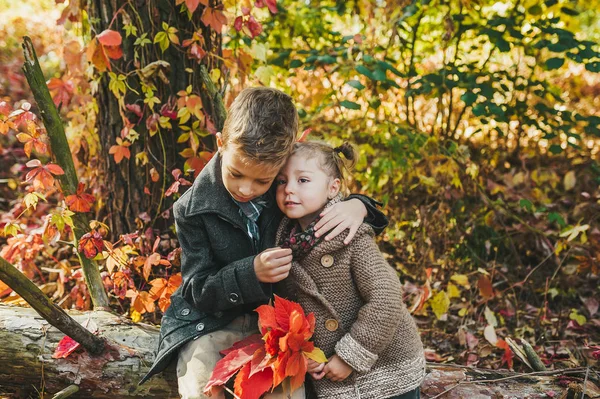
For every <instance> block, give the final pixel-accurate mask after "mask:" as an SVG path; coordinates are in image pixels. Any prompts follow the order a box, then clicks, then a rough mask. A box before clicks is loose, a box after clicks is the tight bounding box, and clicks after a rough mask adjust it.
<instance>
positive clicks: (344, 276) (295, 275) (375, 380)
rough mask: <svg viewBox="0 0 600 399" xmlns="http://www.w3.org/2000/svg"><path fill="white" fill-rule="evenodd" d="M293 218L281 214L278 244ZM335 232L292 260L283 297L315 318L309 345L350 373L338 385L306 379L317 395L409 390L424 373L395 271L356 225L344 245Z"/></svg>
mask: <svg viewBox="0 0 600 399" xmlns="http://www.w3.org/2000/svg"><path fill="white" fill-rule="evenodd" d="M290 223H294V221H292V220H289V219H287V218H286V219H283V220H282V222H281V225H280V227H279V230H278V232H277V242H282V238H283V237H282V236H283V234H284V232H285V231H289V230H288V229H289V227H290ZM346 234H347V232H346V233H343V234H341V235H339V236H338V237H336V238H334V239H333V240H332V241H329V242H326V241H321V242H320V243H318V244H317V245H316V246H315V247H313V248H312V250H311V251H310V252H309V253H308V254H307V255H306V256H305V257H304V258H302V259H301V260H299V261H298V260H294V261H293V262H292V269H291V272H290V275H289V277H288V278H287V279H285V280H284V282H285V284H286V286H287V292H288V297H290V299H293V300H296V301H298V302H299V303H300V304H301V305H302V307H303V308H304V310H305V311H306V312H307V313H309V312H314V314H315V317H316V326H315V333H314V335H313V339H314V343H315V345H316V346H317V347H319V348H321V349H322V350H323V352H325V355H326V356H327V357H331V356H332V355H334V354H337V355H338V356H339V357H340V358H342V359H343V360H344V361H345V362H346V363H348V364H349V365H350V366H352V368H353V369H354V370H355V371H354V372H353V373H352V374H351V375H350V376H349V377H348V378H347V379H346V380H344V381H342V382H331V381H329V380H327V379H325V378H323V379H322V380H319V381H313V382H314V387H315V390H316V392H317V395H318V396H319V398H323V399H325V398H326V399H359V398H360V399H383V398H390V397H393V396H396V395H400V394H403V393H406V392H409V391H412V390H414V389H416V388H417V387H419V386H420V385H421V382H422V380H423V378H424V376H425V356H424V352H423V344H422V343H421V339H420V336H419V333H418V331H417V327H416V324H415V321H414V319H413V318H412V316H411V315H410V314H409V312H408V310H407V308H406V306H405V304H404V302H403V301H402V288H401V285H400V281H399V279H398V276H397V274H396V272H395V271H394V270H393V269H392V268H391V267H390V266H389V265H388V263H387V262H386V261H385V259H384V258H383V256H382V254H381V252H380V251H379V248H378V247H377V245H376V243H375V240H374V238H373V236H374V233H373V229H372V228H371V227H370V226H368V225H366V224H364V223H363V225H362V226H361V227H360V228H359V230H358V232H357V233H356V236H355V237H354V239H353V240H352V242H351V243H350V244H348V245H345V244H344V243H343V240H344V236H345V235H346Z"/></svg>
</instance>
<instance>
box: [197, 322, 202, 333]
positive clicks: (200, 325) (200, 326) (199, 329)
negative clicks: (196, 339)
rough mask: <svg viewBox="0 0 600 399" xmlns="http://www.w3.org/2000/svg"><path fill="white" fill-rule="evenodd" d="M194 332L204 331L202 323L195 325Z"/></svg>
mask: <svg viewBox="0 0 600 399" xmlns="http://www.w3.org/2000/svg"><path fill="white" fill-rule="evenodd" d="M196 330H198V331H202V330H204V323H198V324H196Z"/></svg>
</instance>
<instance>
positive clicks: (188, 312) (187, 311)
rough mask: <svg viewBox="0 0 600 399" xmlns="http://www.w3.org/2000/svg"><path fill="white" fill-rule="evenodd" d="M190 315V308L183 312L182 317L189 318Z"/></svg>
mask: <svg viewBox="0 0 600 399" xmlns="http://www.w3.org/2000/svg"><path fill="white" fill-rule="evenodd" d="M189 314H190V310H189V309H188V308H185V309H183V310H182V311H181V315H182V316H187V315H189Z"/></svg>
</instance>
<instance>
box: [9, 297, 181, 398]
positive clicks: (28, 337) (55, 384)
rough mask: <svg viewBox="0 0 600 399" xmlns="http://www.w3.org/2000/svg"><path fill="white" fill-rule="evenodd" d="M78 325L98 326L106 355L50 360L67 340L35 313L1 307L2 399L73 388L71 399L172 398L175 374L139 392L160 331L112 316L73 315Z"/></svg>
mask: <svg viewBox="0 0 600 399" xmlns="http://www.w3.org/2000/svg"><path fill="white" fill-rule="evenodd" d="M69 314H70V316H72V317H73V318H74V319H75V320H76V321H77V322H79V323H80V324H84V323H86V322H87V320H88V319H89V322H88V323H89V325H88V328H89V327H90V326H92V325H93V324H95V326H97V328H98V330H99V334H100V336H101V337H103V338H105V339H106V341H107V342H108V347H107V348H108V349H107V350H105V353H103V354H102V355H100V356H90V355H89V354H88V353H87V352H85V351H83V350H80V351H77V352H75V353H72V354H71V355H70V356H69V357H67V358H66V359H53V358H52V354H53V353H54V350H55V349H56V346H57V344H58V342H59V341H60V340H61V339H62V338H63V337H64V334H63V333H61V332H60V331H58V330H57V329H56V328H54V327H52V326H50V325H49V324H48V322H47V321H45V320H44V319H43V318H42V317H40V316H39V315H38V314H37V313H36V312H35V311H34V310H33V309H30V308H19V307H10V306H2V305H0V342H1V343H2V344H1V345H0V365H2V366H0V397H4V395H10V394H12V395H13V397H15V398H22V397H28V396H29V395H32V396H34V397H35V396H37V397H39V395H36V391H42V390H44V391H45V392H46V393H51V394H54V393H57V392H59V391H61V390H63V389H64V388H66V387H68V386H69V385H73V384H75V385H78V386H79V391H78V392H76V393H75V394H73V395H72V396H70V398H90V397H93V398H127V397H136V396H137V397H146V398H173V397H177V396H178V395H177V383H176V378H175V376H174V373H173V371H174V370H172V369H170V370H168V371H167V372H166V373H162V374H161V375H159V376H156V377H154V378H152V379H151V380H150V381H148V382H147V383H146V384H144V385H142V386H141V387H138V386H137V383H138V381H139V380H140V379H141V378H142V376H143V375H144V374H145V373H146V372H147V371H148V369H149V368H150V366H151V365H152V362H153V360H154V351H155V349H156V347H157V343H158V332H159V329H158V327H154V326H149V325H144V324H134V323H132V322H131V321H128V320H126V319H123V318H121V317H119V316H116V315H114V314H112V313H108V312H104V311H95V312H86V313H82V312H69Z"/></svg>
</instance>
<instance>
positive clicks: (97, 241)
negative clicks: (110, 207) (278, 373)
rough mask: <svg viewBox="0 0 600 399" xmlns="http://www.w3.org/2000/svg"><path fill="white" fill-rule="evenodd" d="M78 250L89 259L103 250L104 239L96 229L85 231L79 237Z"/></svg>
mask: <svg viewBox="0 0 600 399" xmlns="http://www.w3.org/2000/svg"><path fill="white" fill-rule="evenodd" d="M78 249H79V252H83V254H84V255H85V257H86V258H88V259H91V258H93V257H94V256H96V255H97V254H98V252H102V250H104V240H102V236H101V235H100V233H98V232H97V231H96V230H92V231H91V232H89V233H86V234H84V235H83V237H81V238H80V239H79V246H78Z"/></svg>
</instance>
